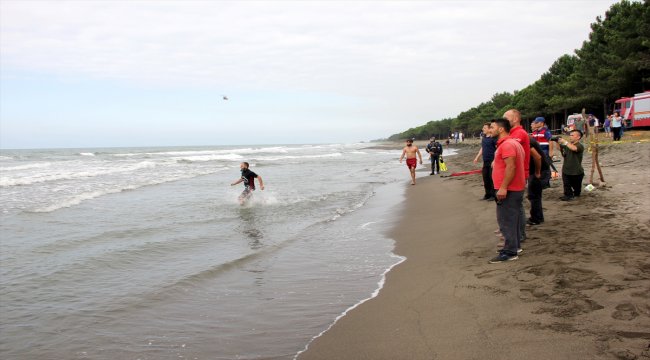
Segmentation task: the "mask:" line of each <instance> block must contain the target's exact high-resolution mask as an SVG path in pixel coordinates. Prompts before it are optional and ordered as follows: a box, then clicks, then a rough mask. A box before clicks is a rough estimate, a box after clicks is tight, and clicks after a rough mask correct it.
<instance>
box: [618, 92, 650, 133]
mask: <svg viewBox="0 0 650 360" xmlns="http://www.w3.org/2000/svg"><path fill="white" fill-rule="evenodd" d="M614 111H618V112H619V114H620V115H621V116H622V117H623V118H624V119H625V120H626V121H627V127H641V126H650V91H646V92H642V93H639V94H636V95H634V97H624V98H620V99H618V100H616V105H615V109H614Z"/></svg>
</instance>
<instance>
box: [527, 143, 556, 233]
mask: <svg viewBox="0 0 650 360" xmlns="http://www.w3.org/2000/svg"><path fill="white" fill-rule="evenodd" d="M530 149H531V150H533V149H534V150H535V151H531V152H530V172H529V176H528V201H530V217H529V218H528V221H526V223H527V224H528V225H539V224H541V223H543V222H544V210H543V209H542V190H543V189H544V184H545V183H546V182H548V181H549V179H550V178H551V170H550V167H549V159H548V157H546V155H545V154H544V152H543V150H542V148H541V146H540V144H539V143H538V142H537V140H535V139H534V138H533V137H532V136H531V138H530Z"/></svg>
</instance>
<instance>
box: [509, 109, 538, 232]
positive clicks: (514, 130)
mask: <svg viewBox="0 0 650 360" xmlns="http://www.w3.org/2000/svg"><path fill="white" fill-rule="evenodd" d="M503 117H504V118H505V119H506V120H508V122H509V123H510V137H511V138H513V139H515V140H517V141H518V142H519V144H521V147H523V148H524V176H525V178H526V181H528V176H529V174H530V172H529V171H530V152H531V150H530V137H529V136H528V133H527V132H526V130H524V128H523V127H522V126H521V113H520V112H519V110H517V109H510V110H508V111H506V112H505V114H503ZM533 151H535V150H533ZM538 155H539V154H538ZM519 211H520V212H521V218H522V219H525V218H526V210H525V209H524V203H523V201H522V202H521V209H519ZM520 226H521V239H522V241H523V240H526V223H525V222H524V221H522V222H521V224H520Z"/></svg>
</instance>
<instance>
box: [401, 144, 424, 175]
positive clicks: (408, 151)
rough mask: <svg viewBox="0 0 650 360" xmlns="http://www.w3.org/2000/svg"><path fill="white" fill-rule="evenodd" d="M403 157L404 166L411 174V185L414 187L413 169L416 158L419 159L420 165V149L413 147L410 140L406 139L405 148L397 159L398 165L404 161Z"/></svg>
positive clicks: (415, 164)
mask: <svg viewBox="0 0 650 360" xmlns="http://www.w3.org/2000/svg"><path fill="white" fill-rule="evenodd" d="M405 156H406V166H408V168H409V172H410V173H411V185H415V167H416V166H417V164H418V161H417V158H420V165H422V154H420V149H418V147H417V146H415V145H413V140H412V139H406V146H404V149H403V150H402V156H400V158H399V162H400V163H401V162H402V160H404V157H405ZM416 156H417V158H416Z"/></svg>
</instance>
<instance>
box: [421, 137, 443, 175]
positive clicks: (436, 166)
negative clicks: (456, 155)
mask: <svg viewBox="0 0 650 360" xmlns="http://www.w3.org/2000/svg"><path fill="white" fill-rule="evenodd" d="M425 150H426V151H427V152H428V153H429V158H430V159H431V175H436V174H439V173H440V156H442V144H440V143H439V142H437V141H436V138H435V136H432V137H431V139H429V143H428V144H427V147H426V149H425Z"/></svg>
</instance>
